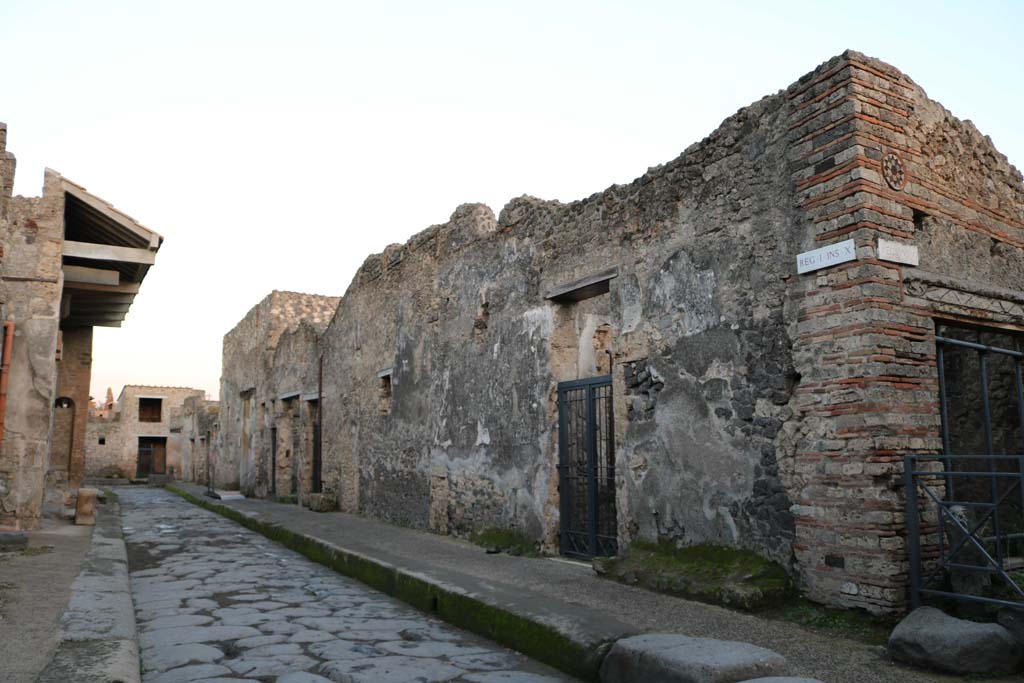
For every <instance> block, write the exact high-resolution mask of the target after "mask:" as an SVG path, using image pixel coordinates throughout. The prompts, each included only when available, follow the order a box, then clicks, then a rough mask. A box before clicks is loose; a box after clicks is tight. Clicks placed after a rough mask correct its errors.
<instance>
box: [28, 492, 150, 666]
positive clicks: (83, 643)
mask: <svg viewBox="0 0 1024 683" xmlns="http://www.w3.org/2000/svg"><path fill="white" fill-rule="evenodd" d="M60 623H61V637H60V643H59V644H58V645H57V649H56V651H55V652H54V655H53V658H52V659H51V660H50V662H49V664H47V665H46V668H45V669H43V671H42V673H40V674H39V676H38V677H37V678H36V683H79V682H81V683H86V682H88V683H140V681H141V675H140V671H141V667H140V661H139V644H138V640H137V635H136V628H135V605H134V603H133V602H132V593H131V584H130V582H129V579H128V553H127V549H126V548H125V544H124V538H123V536H122V531H121V517H120V507H119V506H118V504H117V502H116V501H110V502H108V503H107V504H106V505H99V506H97V520H96V526H95V528H94V529H93V535H92V544H91V545H90V547H89V551H88V553H87V554H86V556H85V560H84V561H83V562H82V570H81V571H80V572H79V574H78V577H77V578H76V579H75V581H74V583H72V584H71V599H70V600H69V601H68V607H67V609H66V610H65V611H64V615H63V616H62V617H61V620H60Z"/></svg>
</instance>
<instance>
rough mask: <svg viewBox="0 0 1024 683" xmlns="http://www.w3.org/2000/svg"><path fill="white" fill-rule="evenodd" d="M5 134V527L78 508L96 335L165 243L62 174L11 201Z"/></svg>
mask: <svg viewBox="0 0 1024 683" xmlns="http://www.w3.org/2000/svg"><path fill="white" fill-rule="evenodd" d="M6 141H7V128H6V126H5V125H3V124H0V250H2V251H0V254H2V256H0V258H2V261H0V278H2V279H0V310H2V318H3V321H4V328H5V331H6V332H7V333H8V334H6V335H5V337H4V338H5V343H4V347H5V348H4V350H3V358H4V362H3V366H2V381H0V389H3V390H4V391H2V392H0V393H2V397H0V416H2V420H3V429H2V431H0V433H2V439H3V441H2V444H0V527H4V526H14V527H18V528H25V529H31V528H35V527H36V526H38V524H39V520H40V517H41V515H42V514H43V511H44V507H45V508H48V509H51V510H53V511H54V512H62V511H65V512H66V511H68V510H72V509H73V506H74V502H75V498H76V492H77V489H78V487H79V486H80V485H81V482H82V479H83V476H84V472H85V467H84V465H85V460H84V449H85V436H86V421H87V415H88V412H89V406H90V397H89V381H90V377H91V364H92V339H93V337H92V330H93V328H94V327H96V326H109V327H117V326H120V324H121V322H122V321H123V320H124V318H125V316H126V315H127V312H128V309H129V308H130V307H131V304H132V302H133V300H134V297H135V294H136V293H137V292H138V291H139V287H140V285H141V283H142V280H143V278H144V277H145V275H146V273H147V271H148V270H149V268H150V266H152V265H153V264H154V263H155V259H156V252H157V250H158V249H159V248H160V245H161V243H162V241H163V238H162V237H161V236H160V235H158V234H157V233H155V232H153V231H152V230H149V229H147V228H145V227H143V226H142V225H140V224H139V223H138V222H136V221H135V220H134V219H132V218H131V217H129V216H127V215H125V214H124V213H122V212H120V211H118V210H117V209H115V208H114V207H113V206H111V205H110V204H109V203H107V202H105V201H103V200H102V199H100V198H98V197H96V196H95V195H93V194H90V193H89V192H87V191H86V190H85V188H83V187H81V186H80V185H76V184H75V183H72V182H71V181H69V180H68V179H66V178H64V177H62V176H61V175H60V174H59V173H57V172H56V171H53V170H50V169H47V170H46V172H45V173H44V177H43V192H42V196H40V197H29V198H26V197H20V196H12V195H13V187H14V171H15V159H14V156H13V155H12V154H11V153H9V152H7V151H6Z"/></svg>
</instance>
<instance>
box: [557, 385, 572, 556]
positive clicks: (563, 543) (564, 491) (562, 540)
mask: <svg viewBox="0 0 1024 683" xmlns="http://www.w3.org/2000/svg"><path fill="white" fill-rule="evenodd" d="M565 402H566V394H565V390H564V389H559V390H558V492H559V496H558V513H559V516H560V517H561V521H560V522H559V525H558V526H559V534H558V540H559V546H560V548H559V549H560V550H561V552H563V553H565V552H566V551H567V550H568V548H569V542H568V541H569V539H568V531H567V529H568V526H569V520H570V518H569V510H570V508H569V472H568V451H569V435H568V433H567V432H568V423H569V420H568V415H567V414H566V405H565Z"/></svg>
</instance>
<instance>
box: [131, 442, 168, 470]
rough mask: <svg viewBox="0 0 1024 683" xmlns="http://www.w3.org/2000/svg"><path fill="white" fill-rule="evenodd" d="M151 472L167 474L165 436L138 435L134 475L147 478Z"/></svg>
mask: <svg viewBox="0 0 1024 683" xmlns="http://www.w3.org/2000/svg"><path fill="white" fill-rule="evenodd" d="M151 474H167V437H166V436H140V437H139V450H138V459H137V461H136V466H135V476H136V477H138V478H139V479H148V478H149V476H150V475H151Z"/></svg>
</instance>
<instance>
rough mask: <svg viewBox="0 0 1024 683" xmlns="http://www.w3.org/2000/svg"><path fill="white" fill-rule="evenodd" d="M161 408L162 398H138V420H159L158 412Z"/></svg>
mask: <svg viewBox="0 0 1024 683" xmlns="http://www.w3.org/2000/svg"><path fill="white" fill-rule="evenodd" d="M162 408H163V399H159V398H140V399H139V422H160V412H161V409H162Z"/></svg>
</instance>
